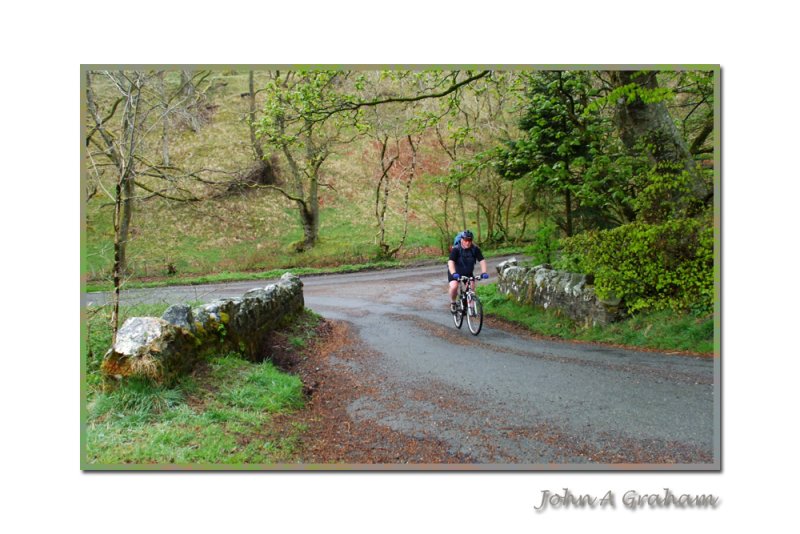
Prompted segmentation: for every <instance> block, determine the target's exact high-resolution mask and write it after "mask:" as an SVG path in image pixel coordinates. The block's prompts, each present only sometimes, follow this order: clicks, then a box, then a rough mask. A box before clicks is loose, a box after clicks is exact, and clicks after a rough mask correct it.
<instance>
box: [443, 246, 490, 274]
mask: <svg viewBox="0 0 800 534" xmlns="http://www.w3.org/2000/svg"><path fill="white" fill-rule="evenodd" d="M450 259H451V260H453V262H455V264H456V272H457V273H458V274H459V275H461V276H473V274H472V271H473V270H474V269H475V263H477V262H479V261H483V253H482V252H481V249H479V248H478V247H477V246H475V245H472V246H471V247H469V248H461V247H453V250H451V251H450Z"/></svg>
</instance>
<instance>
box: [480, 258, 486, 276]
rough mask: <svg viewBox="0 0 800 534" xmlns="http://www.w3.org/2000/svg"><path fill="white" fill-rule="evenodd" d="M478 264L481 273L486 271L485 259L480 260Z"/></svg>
mask: <svg viewBox="0 0 800 534" xmlns="http://www.w3.org/2000/svg"><path fill="white" fill-rule="evenodd" d="M479 265H480V266H481V274H485V273H486V260H481V262H480V263H479Z"/></svg>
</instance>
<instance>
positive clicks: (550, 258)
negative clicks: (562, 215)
mask: <svg viewBox="0 0 800 534" xmlns="http://www.w3.org/2000/svg"><path fill="white" fill-rule="evenodd" d="M557 251H558V228H556V226H555V224H553V223H552V222H549V221H548V222H546V223H544V224H543V225H541V226H540V227H539V228H538V229H537V230H536V232H535V233H534V234H533V244H532V245H531V246H530V247H528V248H527V249H526V250H525V253H526V254H528V255H529V256H530V257H531V262H532V263H533V264H534V265H539V264H542V263H549V264H552V263H553V262H554V261H555V259H556V254H557Z"/></svg>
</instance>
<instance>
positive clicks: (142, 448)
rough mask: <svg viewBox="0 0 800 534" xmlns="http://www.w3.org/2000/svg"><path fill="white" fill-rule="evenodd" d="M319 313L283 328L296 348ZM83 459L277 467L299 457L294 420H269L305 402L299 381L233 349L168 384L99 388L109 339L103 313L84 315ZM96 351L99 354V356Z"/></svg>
mask: <svg viewBox="0 0 800 534" xmlns="http://www.w3.org/2000/svg"><path fill="white" fill-rule="evenodd" d="M123 309H124V316H125V317H128V316H133V315H142V314H149V315H158V314H160V312H163V310H164V306H160V307H159V306H146V307H145V306H137V307H135V308H123ZM319 319H320V318H319V316H317V315H315V314H313V313H311V312H307V313H306V314H304V315H303V316H301V318H300V320H299V321H298V322H296V323H294V324H293V325H292V326H291V327H289V328H287V329H286V331H285V332H284V334H285V335H286V336H287V338H288V339H290V340H297V342H295V341H291V342H290V345H292V346H295V348H296V349H298V350H300V349H302V348H305V347H306V346H307V344H308V342H309V339H310V338H311V337H313V335H314V333H313V332H314V331H313V327H314V326H315V325H316V324H317V323H318V321H319ZM88 322H89V323H90V329H89V340H88V343H87V347H88V348H90V349H91V350H90V351H89V354H90V355H92V354H94V356H90V357H89V361H88V362H87V381H86V386H87V407H86V408H87V409H86V414H87V415H86V426H85V431H86V464H87V466H89V467H91V466H92V465H96V466H107V465H133V464H145V465H154V464H159V465H162V464H200V465H203V464H209V465H210V464H214V465H219V464H221V465H232V464H259V465H261V464H275V463H294V462H296V461H297V458H298V455H299V454H300V450H301V449H300V445H301V443H300V440H299V435H300V433H302V432H303V431H305V430H306V428H305V427H304V426H303V425H300V424H291V423H290V424H282V425H280V426H279V425H276V424H275V419H274V418H275V416H276V415H279V414H290V413H293V412H296V411H297V410H300V409H302V408H303V406H304V402H305V399H304V396H303V384H302V382H301V380H300V378H299V377H297V376H294V375H291V374H287V373H285V372H283V371H281V370H280V369H278V368H276V367H275V366H274V365H273V364H272V363H271V362H269V361H265V362H262V363H253V362H249V361H247V360H244V359H243V358H241V357H240V356H239V355H238V354H234V353H232V354H226V355H221V356H218V357H214V358H212V359H211V360H210V361H209V362H208V367H207V368H206V369H204V370H202V371H201V372H198V373H196V374H195V375H192V376H189V377H185V378H184V379H183V380H181V381H180V382H178V384H177V385H175V386H173V387H165V386H162V385H159V384H155V383H152V382H149V381H142V380H128V381H126V382H124V383H122V384H120V385H118V386H116V387H114V388H108V387H105V386H104V384H103V381H102V379H101V378H100V376H99V371H98V369H99V363H100V359H101V357H102V354H103V353H104V352H105V349H107V348H108V343H110V339H111V338H110V328H108V326H107V323H108V317H107V315H106V316H104V315H103V314H102V313H96V314H95V315H93V316H92V317H90V318H89V320H88ZM98 355H99V356H98Z"/></svg>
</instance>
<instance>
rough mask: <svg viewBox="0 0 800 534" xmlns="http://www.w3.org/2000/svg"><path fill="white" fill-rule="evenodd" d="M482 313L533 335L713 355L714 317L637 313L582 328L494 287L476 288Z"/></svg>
mask: <svg viewBox="0 0 800 534" xmlns="http://www.w3.org/2000/svg"><path fill="white" fill-rule="evenodd" d="M478 294H479V295H480V297H481V302H482V303H483V305H484V311H485V312H486V313H487V314H491V315H493V316H495V317H498V318H500V319H503V320H505V321H508V322H511V323H514V324H517V325H519V326H522V327H524V328H526V329H527V330H529V331H530V332H531V333H533V334H537V335H542V336H547V337H554V338H560V339H570V340H576V341H592V342H599V343H608V344H614V345H624V346H629V347H634V348H643V349H655V350H662V351H667V352H671V351H677V352H692V353H697V354H705V355H711V354H713V353H714V318H713V316H704V317H697V316H695V315H692V314H688V313H687V314H682V315H678V314H675V313H674V312H669V311H664V312H655V313H649V314H645V313H640V314H637V315H636V316H634V317H631V318H630V319H627V320H625V321H621V322H619V323H615V324H612V325H608V326H597V327H585V326H583V325H580V324H577V323H576V322H575V321H572V320H570V319H569V318H568V317H565V316H562V315H558V314H556V313H553V312H551V311H545V310H540V309H537V308H533V307H529V306H523V305H521V304H519V303H517V302H516V301H514V300H512V299H510V298H508V297H507V296H505V295H503V294H500V293H498V292H497V286H496V284H485V285H482V286H479V287H478Z"/></svg>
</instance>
